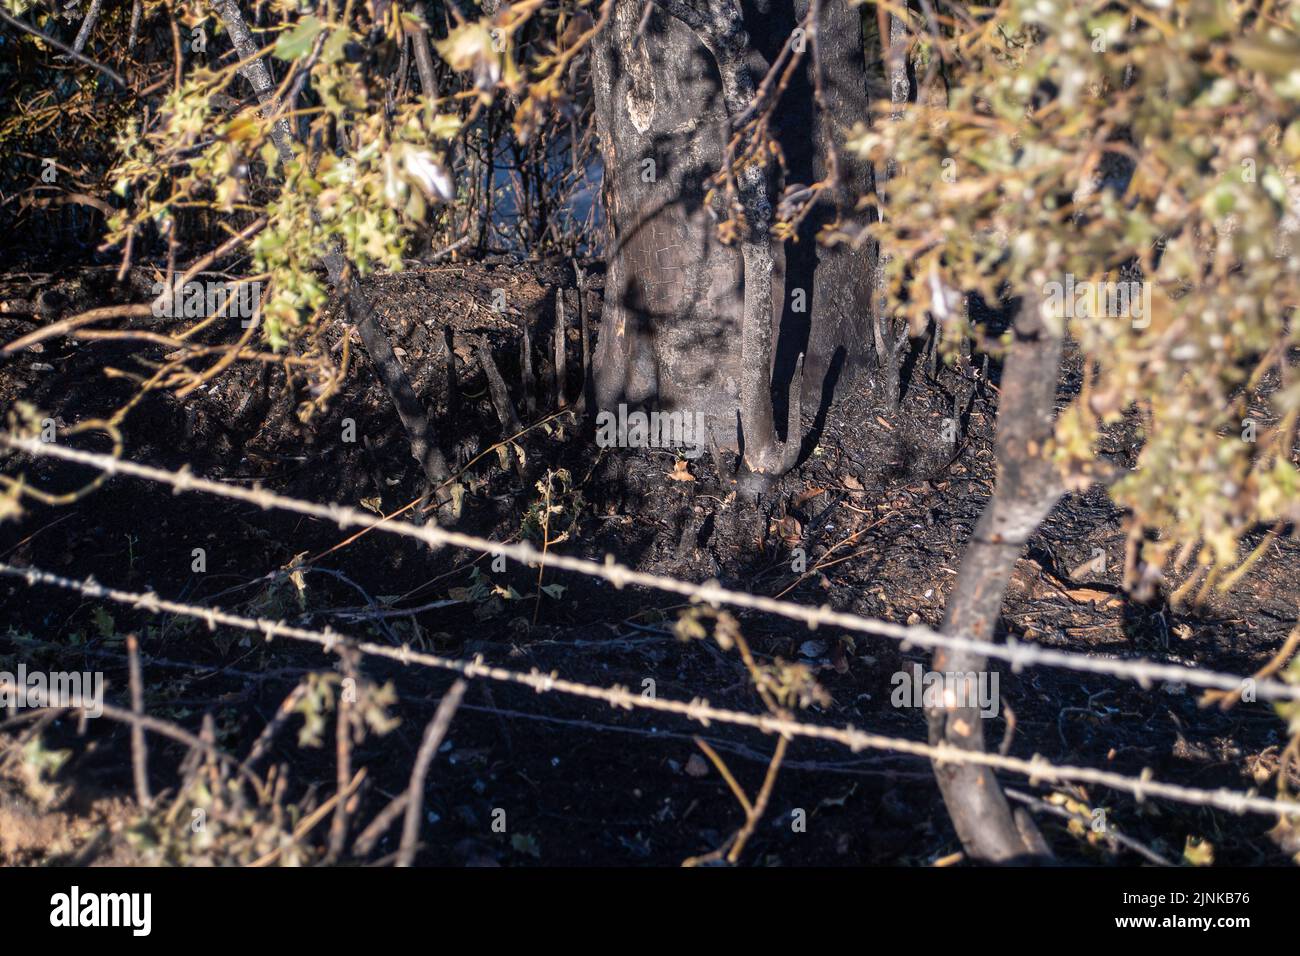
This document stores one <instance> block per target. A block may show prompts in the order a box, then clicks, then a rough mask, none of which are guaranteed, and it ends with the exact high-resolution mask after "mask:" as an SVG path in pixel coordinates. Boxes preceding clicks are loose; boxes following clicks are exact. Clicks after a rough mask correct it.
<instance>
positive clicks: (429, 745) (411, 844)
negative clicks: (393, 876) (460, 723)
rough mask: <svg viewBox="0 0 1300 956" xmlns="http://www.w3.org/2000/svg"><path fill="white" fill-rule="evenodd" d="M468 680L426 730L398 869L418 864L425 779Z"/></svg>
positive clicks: (453, 691) (449, 697)
mask: <svg viewBox="0 0 1300 956" xmlns="http://www.w3.org/2000/svg"><path fill="white" fill-rule="evenodd" d="M465 687H466V684H465V681H464V680H457V681H456V683H454V684H452V685H451V689H450V690H448V691H447V693H446V694H445V695H444V696H443V698H442V701H441V702H440V703H439V704H438V710H437V711H436V712H435V713H434V715H433V720H431V721H429V725H428V726H427V727H426V728H425V729H424V739H423V740H422V741H420V749H419V751H418V752H417V753H416V755H415V765H414V766H413V767H412V768H411V785H410V787H408V788H407V791H406V794H407V798H406V819H405V821H404V822H403V824H402V844H401V848H400V849H399V851H398V854H397V865H398V866H410V865H411V864H412V863H414V862H415V849H416V840H417V839H418V838H419V835H420V813H421V811H422V810H423V809H424V778H425V777H426V776H428V774H429V764H431V763H432V762H433V755H434V754H436V753H437V752H438V748H439V747H440V746H441V745H442V741H443V738H444V737H446V736H447V730H448V729H449V728H450V727H451V719H452V718H453V717H455V716H456V709H457V708H458V707H460V701H461V698H462V697H464V696H465Z"/></svg>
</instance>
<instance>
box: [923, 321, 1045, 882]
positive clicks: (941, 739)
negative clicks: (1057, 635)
mask: <svg viewBox="0 0 1300 956" xmlns="http://www.w3.org/2000/svg"><path fill="white" fill-rule="evenodd" d="M1060 357H1061V336H1060V332H1059V330H1056V329H1053V328H1050V327H1049V326H1048V325H1047V324H1046V323H1045V322H1044V320H1043V316H1042V312H1041V308H1040V303H1039V300H1038V299H1037V298H1036V297H1034V296H1027V297H1026V298H1025V300H1024V301H1023V303H1022V304H1021V308H1020V311H1019V314H1018V316H1017V318H1016V320H1015V323H1014V325H1013V328H1012V344H1011V349H1010V352H1009V354H1008V355H1007V358H1006V362H1005V365H1004V369H1003V374H1002V393H1001V401H1000V403H999V407H998V426H997V428H998V432H997V484H996V487H995V490H994V493H993V497H992V499H991V500H990V501H989V503H988V505H987V506H986V507H985V509H984V513H983V514H982V515H981V516H980V520H979V522H978V523H977V524H976V526H975V532H974V535H973V537H972V538H971V541H970V542H969V543H968V544H967V546H966V550H965V553H964V554H963V555H962V562H961V569H960V570H959V572H958V576H957V583H956V586H955V587H954V588H953V592H952V594H951V595H950V596H949V598H948V607H947V611H946V614H945V617H944V623H943V633H945V634H952V635H960V636H965V637H972V638H977V639H980V640H986V641H987V640H991V639H992V638H993V636H994V632H995V629H996V626H997V621H998V615H999V613H1000V611H1001V608H1002V598H1003V595H1004V594H1005V592H1006V587H1007V582H1008V580H1009V579H1010V577H1011V571H1012V569H1013V568H1014V566H1015V563H1016V560H1017V559H1018V558H1019V556H1020V553H1021V551H1022V550H1023V549H1024V546H1025V544H1026V542H1027V541H1028V540H1029V537H1030V535H1032V534H1033V533H1034V531H1035V530H1036V529H1037V528H1038V526H1039V524H1040V523H1041V522H1042V520H1043V519H1044V518H1046V517H1047V515H1048V513H1049V512H1050V511H1051V510H1052V508H1053V507H1054V506H1055V504H1056V502H1057V500H1058V499H1059V498H1060V496H1061V493H1062V490H1063V489H1062V487H1061V484H1060V480H1059V476H1058V473H1057V470H1056V467H1055V465H1054V464H1053V462H1052V461H1051V460H1050V459H1048V458H1047V457H1046V455H1047V449H1048V442H1049V440H1050V439H1051V437H1052V432H1053V414H1054V411H1055V407H1056V382H1057V374H1058V366H1059V363H1060ZM932 666H933V669H934V671H936V672H938V673H944V674H947V673H955V674H968V673H972V672H974V673H978V672H980V671H983V670H984V669H985V668H986V667H987V666H988V659H987V658H986V657H984V656H983V655H982V654H977V653H974V652H971V651H954V650H946V649H940V650H937V651H935V654H934V659H933V665H932ZM927 718H928V720H929V728H930V742H931V743H932V744H939V743H946V744H948V745H950V746H952V747H955V748H957V749H959V750H966V751H972V752H981V751H983V749H984V731H983V727H982V725H981V723H980V721H981V715H980V712H979V709H978V708H976V707H935V708H931V709H929V711H928V713H927ZM934 773H935V777H936V778H937V780H938V782H939V788H940V790H941V791H942V792H943V799H944V802H945V803H946V804H947V806H948V813H949V815H950V816H951V817H952V822H953V826H954V827H955V828H956V830H957V835H958V837H959V838H960V839H961V842H962V846H963V847H964V848H965V850H966V854H967V856H968V857H970V858H971V859H973V860H977V861H980V862H987V863H1025V862H1036V861H1039V860H1041V859H1043V857H1044V854H1045V852H1046V846H1045V844H1043V842H1042V839H1041V837H1039V836H1038V834H1037V831H1036V830H1034V829H1033V823H1032V822H1031V821H1030V820H1029V818H1028V816H1027V815H1025V816H1023V817H1021V818H1014V817H1013V816H1012V813H1011V810H1010V807H1009V806H1008V804H1007V801H1006V797H1004V796H1003V794H1002V789H1001V787H1000V786H999V785H998V782H997V779H996V777H994V775H993V771H992V770H991V769H990V768H988V767H984V766H978V765H975V764H968V763H964V764H958V763H944V762H942V761H935V764H934Z"/></svg>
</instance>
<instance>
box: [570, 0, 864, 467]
mask: <svg viewBox="0 0 1300 956" xmlns="http://www.w3.org/2000/svg"><path fill="white" fill-rule="evenodd" d="M808 3H809V0H803V2H802V3H801V5H800V9H801V13H800V16H801V17H802V16H804V15H805V14H806V13H807V11H808ZM817 7H818V10H817V16H816V17H815V18H814V19H815V20H816V19H821V18H824V22H825V23H826V27H825V29H824V30H823V31H822V32H821V33H818V34H817V36H818V38H819V42H820V43H821V44H822V46H821V47H820V48H819V49H820V57H819V59H820V60H821V64H820V66H819V67H818V69H819V70H820V72H819V73H818V74H817V76H818V77H819V78H821V79H824V80H825V81H826V82H825V84H824V90H823V92H824V94H825V95H824V96H822V97H820V99H822V100H823V101H824V102H825V103H826V104H827V108H826V109H825V110H824V111H823V112H822V113H821V114H820V115H819V113H818V111H817V110H816V109H814V104H813V100H814V95H813V89H814V84H813V82H812V81H811V80H810V79H809V78H808V77H809V76H810V75H811V74H810V73H809V68H810V66H811V63H810V62H806V63H805V64H804V72H803V73H802V74H801V76H802V77H803V79H802V80H801V85H798V84H796V86H798V88H797V89H792V90H791V91H790V92H789V93H788V95H789V96H790V98H791V102H790V103H786V101H785V100H783V101H782V107H781V108H780V110H779V112H778V116H779V117H781V122H782V123H783V124H784V125H783V127H782V128H781V130H780V136H781V139H782V142H783V143H786V142H787V141H788V142H789V143H790V144H791V145H792V148H797V149H800V150H801V151H802V153H803V154H804V156H805V159H806V162H805V163H804V165H805V166H806V168H807V172H808V175H809V177H810V178H811V176H813V175H816V176H818V177H819V178H827V179H829V180H833V181H834V185H833V188H831V189H829V190H828V191H827V192H826V193H825V195H826V196H827V198H826V199H825V200H824V205H825V209H824V210H820V209H819V210H817V214H816V215H814V216H810V217H809V219H808V220H806V221H805V227H804V232H803V233H802V234H801V236H800V239H801V241H802V242H803V245H802V246H801V247H800V252H801V253H802V254H803V255H802V258H801V265H802V268H801V272H800V276H799V281H800V283H801V285H800V286H799V288H800V289H801V297H800V301H801V302H802V303H805V304H804V305H803V309H800V308H798V307H797V306H796V307H794V308H792V307H791V301H790V296H788V295H787V285H788V282H787V272H786V257H787V251H788V249H787V246H786V245H784V244H782V243H780V242H777V241H774V240H773V239H772V238H771V235H770V227H771V225H772V223H773V219H774V212H773V196H774V195H775V193H776V188H777V185H778V184H776V183H774V182H773V181H772V179H771V177H770V175H769V171H765V170H763V169H761V168H759V167H758V166H753V165H751V166H749V167H747V168H746V169H742V170H739V171H737V172H738V175H737V180H738V181H737V191H738V194H739V195H738V199H739V202H740V204H741V206H742V209H743V212H744V219H745V222H744V228H743V229H742V232H741V235H740V236H739V241H738V242H736V243H735V244H733V245H726V244H723V243H722V242H721V241H720V240H719V239H718V236H717V230H716V222H717V220H718V219H719V218H727V217H728V216H729V212H728V211H727V210H726V209H725V208H724V207H723V205H722V200H721V198H720V197H718V198H716V199H715V201H714V202H713V203H712V204H706V203H705V194H706V191H707V183H708V180H709V179H710V178H711V177H712V176H713V175H714V174H716V173H717V172H718V171H719V170H720V169H721V168H722V166H723V164H724V163H725V161H726V160H725V156H726V147H727V143H728V141H729V140H730V138H731V134H732V132H733V128H734V127H735V126H736V125H737V124H738V123H739V121H740V118H741V117H742V115H744V114H745V113H746V112H747V111H748V110H749V107H750V105H751V103H752V101H753V98H754V94H755V92H756V90H757V88H758V85H759V83H760V82H761V81H762V79H763V77H764V76H765V74H766V71H767V68H768V57H767V56H765V55H764V51H765V49H768V48H772V47H775V48H776V49H778V50H779V48H780V45H781V44H782V43H783V42H784V41H785V39H786V37H788V36H789V35H790V30H791V29H793V27H794V26H795V21H794V20H793V11H792V9H791V8H789V7H787V6H785V5H783V4H779V3H771V2H770V0H757V2H755V3H744V4H742V3H741V2H740V0H656V2H655V5H654V6H653V7H652V8H651V9H650V11H649V12H648V14H647V15H645V16H644V17H643V16H642V11H643V8H642V4H641V3H639V2H636V0H614V11H613V14H612V16H611V19H610V23H609V25H608V26H607V27H606V29H605V30H604V31H603V33H602V34H601V36H600V38H599V40H598V42H597V45H596V55H595V58H594V80H595V105H596V119H597V129H598V133H599V136H600V143H601V155H602V159H603V161H604V166H605V208H606V212H607V216H608V220H609V226H610V230H611V236H610V239H611V242H610V254H609V271H608V280H607V288H606V300H605V313H604V317H603V320H602V325H601V335H600V341H599V343H598V348H597V352H596V356H595V399H596V408H595V409H594V410H596V411H600V410H611V411H612V410H613V409H614V407H615V406H616V405H617V404H618V403H620V402H627V403H630V404H645V405H650V404H653V405H655V406H656V407H658V408H661V409H663V410H670V411H671V410H678V409H680V410H685V411H689V412H699V413H702V414H703V415H704V417H705V420H706V421H707V422H708V425H709V428H710V430H711V432H712V435H713V440H714V441H715V442H716V443H717V445H718V446H719V447H721V448H724V449H727V450H731V451H737V450H740V449H742V447H743V451H744V459H745V464H746V466H747V470H748V471H749V472H750V473H752V474H756V475H760V476H766V477H770V476H774V475H777V474H780V473H781V472H783V471H785V470H787V469H788V468H790V467H791V466H792V465H793V464H794V463H795V459H796V457H797V454H798V451H799V447H800V440H801V438H802V437H803V436H802V430H801V426H800V413H801V410H802V408H806V407H808V406H809V405H815V404H821V405H825V404H826V403H828V401H829V396H830V392H831V390H832V388H833V386H834V385H835V379H836V378H837V377H838V376H839V375H840V374H841V372H842V370H843V369H845V368H846V367H847V366H849V365H854V366H855V367H860V366H861V365H862V364H863V363H862V362H861V360H860V359H861V356H862V355H863V353H864V348H865V346H864V343H866V342H867V341H868V340H869V336H868V335H867V328H868V323H869V321H870V316H871V288H872V282H873V270H872V264H873V262H874V256H875V252H874V250H873V249H870V248H866V249H857V250H850V249H848V248H847V247H844V248H840V249H827V250H818V249H817V248H816V244H815V239H816V231H817V229H818V228H820V226H821V225H824V224H826V223H829V222H831V221H833V220H834V219H835V217H836V216H837V215H839V214H840V212H841V211H843V210H844V209H849V208H851V205H852V198H853V197H855V196H856V195H860V194H861V193H862V192H864V191H866V190H867V189H869V187H870V170H869V169H863V168H861V167H860V166H856V165H854V164H853V163H852V162H850V161H849V160H847V159H845V160H844V162H843V164H842V165H839V166H836V165H831V166H828V165H827V161H826V159H825V157H824V156H820V157H819V156H818V154H821V153H823V152H824V150H823V147H826V148H828V149H829V148H832V147H835V146H839V145H842V143H843V140H844V135H845V133H846V132H847V131H848V129H850V128H851V126H852V124H853V122H855V121H858V120H862V119H865V118H866V115H867V112H866V109H867V82H866V68H865V59H864V55H863V50H862V42H861V28H860V23H861V21H860V15H859V13H858V11H857V9H856V8H854V7H852V6H850V4H849V2H848V0H821V2H819V3H818V4H817ZM807 59H808V60H809V61H811V59H812V58H811V57H808V58H807ZM810 143H815V146H816V148H815V149H810V148H809V145H808V144H810ZM836 152H838V150H837V151H836ZM822 269H824V272H823V273H822V276H821V277H820V278H818V277H817V276H815V275H814V273H816V272H819V271H820V270H822ZM806 303H810V304H811V313H809V312H807V311H804V310H806V309H807V308H808V305H807V304H806ZM774 343H779V344H780V347H779V348H774ZM774 353H780V355H782V356H783V358H778V355H777V354H774ZM801 355H806V356H807V360H806V364H807V367H808V368H809V370H810V372H811V378H809V377H808V376H804V375H802V374H801V364H802V363H801V362H800V356H801ZM774 366H775V377H776V380H777V383H778V387H777V391H778V392H779V393H780V395H779V396H774V394H773V379H774ZM774 398H776V401H775V403H774ZM801 399H802V402H801ZM801 406H802V407H801ZM778 420H779V421H780V423H781V425H782V426H783V427H784V432H785V434H784V435H781V434H779V431H778V427H777V423H778Z"/></svg>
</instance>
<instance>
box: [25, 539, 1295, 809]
mask: <svg viewBox="0 0 1300 956" xmlns="http://www.w3.org/2000/svg"><path fill="white" fill-rule="evenodd" d="M0 574H4V575H9V576H14V577H21V578H23V579H24V580H25V581H27V583H28V584H29V585H37V584H47V585H52V586H54V587H58V588H63V589H65V590H69V591H75V592H77V593H79V594H82V595H84V596H85V597H90V598H95V599H98V600H108V601H113V602H114V603H117V604H123V605H127V606H129V607H133V608H135V609H137V610H141V611H146V612H149V613H152V614H163V613H165V614H178V615H182V616H185V617H191V618H195V619H198V620H202V621H204V622H205V623H206V624H207V625H208V628H209V629H215V628H216V627H217V626H218V625H222V626H226V627H234V628H239V629H241V630H246V631H254V632H257V633H260V634H262V635H263V636H264V637H265V638H266V639H267V640H268V641H269V640H271V639H272V638H275V637H284V638H289V639H292V640H296V641H304V642H306V643H310V644H316V645H317V646H319V647H321V648H322V649H323V650H324V651H326V652H327V653H338V652H340V651H343V650H351V651H355V652H357V653H360V654H364V655H366V656H369V657H378V658H384V659H386V660H390V661H396V662H398V663H400V664H404V665H419V666H424V667H432V668H436V669H438V670H444V671H450V672H453V673H456V674H459V675H461V676H462V677H466V678H476V679H486V680H492V681H499V682H502V683H509V684H518V685H522V686H524V687H528V688H531V689H532V690H534V691H535V692H537V693H539V694H545V693H559V694H567V695H570V696H573V697H582V698H586V699H588V700H598V701H602V702H604V703H606V704H609V705H610V706H611V707H615V708H623V709H625V710H633V709H643V710H654V711H659V712H661V713H666V714H676V715H679V716H682V717H686V718H687V719H689V720H693V721H696V722H697V723H699V724H701V725H703V726H705V727H707V726H709V725H710V724H712V723H719V724H733V725H736V726H740V727H750V728H753V729H755V730H760V731H762V732H763V733H766V734H781V735H783V736H785V737H788V738H794V737H806V738H811V739H814V740H828V741H833V742H835V743H839V744H843V745H844V746H846V747H848V748H849V749H851V750H852V751H854V752H855V753H856V752H858V751H861V750H884V751H891V752H894V753H904V754H911V755H913V756H917V757H927V758H930V759H932V760H937V761H941V762H944V763H976V764H983V765H985V766H988V767H993V768H994V769H998V770H1006V771H1010V772H1013V773H1017V774H1021V775H1023V776H1026V777H1028V778H1029V780H1030V782H1031V783H1036V782H1039V781H1052V782H1065V781H1072V782H1076V783H1093V784H1098V785H1100V786H1105V787H1110V788H1111V789H1113V790H1119V791H1123V792H1125V793H1129V794H1132V795H1133V796H1134V797H1135V798H1137V799H1138V800H1145V799H1148V798H1164V799H1167V800H1174V801H1177V802H1180V803H1188V804H1194V805H1197V806H1208V807H1216V808H1218V809H1221V810H1228V811H1230V812H1232V813H1247V812H1250V813H1263V814H1271V815H1274V816H1285V815H1289V814H1300V802H1297V801H1294V800H1278V799H1274V798H1271V797H1261V796H1258V795H1256V794H1252V793H1241V792H1238V791H1234V790H1230V789H1226V788H1221V789H1219V790H1205V789H1199V788H1195V787H1184V786H1181V785H1178V784H1172V783H1164V782H1162V781H1159V780H1156V779H1154V778H1153V777H1152V776H1151V774H1150V772H1149V770H1148V771H1144V772H1143V774H1142V775H1141V776H1139V777H1130V776H1125V775H1124V774H1120V773H1114V772H1111V771H1107V770H1095V769H1093V768H1091V767H1074V766H1068V765H1058V764H1053V763H1051V762H1050V761H1049V760H1047V759H1046V758H1045V757H1042V756H1038V755H1035V756H1034V757H1033V758H1031V759H1029V760H1024V759H1022V758H1019V757H1009V756H1004V755H1002V754H992V753H983V752H981V751H969V750H960V749H958V748H955V747H952V746H951V745H948V744H943V743H940V744H937V745H934V744H927V743H922V742H920V741H916V740H908V739H906V738H903V737H888V736H884V735H882V734H873V733H870V732H868V731H864V730H859V729H858V728H856V727H853V726H851V725H849V726H844V727H828V726H823V725H821V724H812V723H807V722H804V721H798V720H794V719H791V718H787V717H778V716H774V715H772V714H752V713H746V712H745V711H738V710H726V709H723V708H719V707H714V706H712V705H711V704H710V703H709V702H708V701H707V700H706V699H704V698H699V697H697V698H695V699H694V700H691V701H677V700H664V699H661V698H658V697H647V696H645V695H643V694H638V693H635V692H634V691H632V690H631V689H629V688H627V687H625V686H620V685H615V686H613V687H596V686H593V685H590V684H583V683H579V682H577V681H571V680H566V679H564V678H562V677H559V676H557V675H556V674H554V673H549V674H543V673H541V672H540V671H537V670H536V669H534V670H532V671H529V672H527V673H525V672H522V671H515V670H510V669H508V668H504V667H497V666H495V665H491V664H486V663H484V662H483V657H482V655H475V657H474V658H473V659H472V660H468V661H466V660H459V659H456V658H450V657H443V656H441V655H438V654H428V653H425V652H423V651H415V650H412V649H411V648H410V647H409V646H407V645H403V646H401V647H390V646H388V645H385V644H375V643H373V642H371V641H361V640H356V639H353V638H351V637H348V636H347V635H345V634H341V633H339V632H338V631H335V630H333V629H332V628H327V629H325V630H313V629H311V628H303V627H297V626H295V625H292V624H286V623H285V622H284V621H272V620H269V619H267V618H259V617H247V616H244V615H240V614H232V613H230V612H227V611H222V610H219V609H217V608H210V607H200V606H198V605H193V604H186V603H184V602H181V601H170V600H167V599H164V598H160V597H159V596H158V595H156V594H153V593H142V592H134V591H122V590H119V589H117V588H110V587H105V586H104V585H101V584H98V583H96V582H95V581H94V580H87V581H76V580H73V579H72V578H66V577H62V576H61V575H57V574H53V573H51V572H49V571H41V570H38V569H36V568H22V567H17V566H15V565H11V564H6V563H4V562H0Z"/></svg>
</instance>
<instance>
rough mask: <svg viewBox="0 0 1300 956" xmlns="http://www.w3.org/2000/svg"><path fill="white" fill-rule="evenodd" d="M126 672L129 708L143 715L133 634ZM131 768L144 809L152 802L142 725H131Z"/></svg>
mask: <svg viewBox="0 0 1300 956" xmlns="http://www.w3.org/2000/svg"><path fill="white" fill-rule="evenodd" d="M126 653H127V655H128V660H127V672H128V674H129V675H130V676H129V680H130V683H131V710H132V711H134V712H135V714H136V716H144V686H143V684H142V682H141V679H140V642H139V641H137V640H136V636H135V635H134V634H128V635H127V637H126ZM131 769H132V772H133V775H134V777H135V799H136V802H137V803H138V804H140V806H141V807H142V808H144V809H148V808H149V806H150V804H152V803H153V797H152V796H151V795H150V793H149V754H148V752H147V751H146V750H145V742H144V726H143V725H142V724H138V723H133V724H132V725H131Z"/></svg>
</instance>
